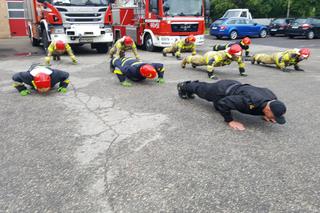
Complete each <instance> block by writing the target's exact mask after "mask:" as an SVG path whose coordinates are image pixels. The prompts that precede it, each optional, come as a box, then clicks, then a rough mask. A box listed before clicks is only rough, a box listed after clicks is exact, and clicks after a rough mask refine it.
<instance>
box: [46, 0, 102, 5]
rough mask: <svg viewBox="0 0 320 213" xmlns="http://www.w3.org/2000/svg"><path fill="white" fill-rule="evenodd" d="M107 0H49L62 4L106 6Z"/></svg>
mask: <svg viewBox="0 0 320 213" xmlns="http://www.w3.org/2000/svg"><path fill="white" fill-rule="evenodd" d="M107 2H108V1H107V0H51V3H52V4H53V5H64V6H106V5H107Z"/></svg>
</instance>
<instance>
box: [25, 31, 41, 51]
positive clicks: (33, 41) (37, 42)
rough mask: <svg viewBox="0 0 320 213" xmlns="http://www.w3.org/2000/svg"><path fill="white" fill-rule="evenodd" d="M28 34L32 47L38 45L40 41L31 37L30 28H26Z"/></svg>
mask: <svg viewBox="0 0 320 213" xmlns="http://www.w3.org/2000/svg"><path fill="white" fill-rule="evenodd" d="M28 34H29V39H30V42H31V45H32V46H33V47H37V46H39V44H40V41H39V40H38V39H36V38H33V37H32V35H31V30H30V28H28Z"/></svg>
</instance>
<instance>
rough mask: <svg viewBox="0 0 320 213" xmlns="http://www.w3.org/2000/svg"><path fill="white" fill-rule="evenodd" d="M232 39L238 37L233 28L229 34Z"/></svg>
mask: <svg viewBox="0 0 320 213" xmlns="http://www.w3.org/2000/svg"><path fill="white" fill-rule="evenodd" d="M229 37H230V39H232V40H234V39H237V38H238V33H237V31H235V30H232V31H231V32H230V35H229Z"/></svg>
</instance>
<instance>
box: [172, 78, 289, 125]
mask: <svg viewBox="0 0 320 213" xmlns="http://www.w3.org/2000/svg"><path fill="white" fill-rule="evenodd" d="M177 88H178V94H179V96H180V97H181V98H183V99H188V98H194V94H196V95H197V96H199V97H200V98H203V99H205V100H207V101H210V102H213V105H214V107H215V109H216V110H217V111H219V112H220V114H221V115H222V116H223V117H224V120H225V122H227V123H228V124H229V126H230V127H231V128H233V129H236V130H244V129H245V128H244V125H243V124H242V123H240V122H237V121H234V120H233V118H232V114H231V111H232V110H237V111H240V112H242V113H245V114H250V115H262V116H263V118H264V119H265V120H266V121H268V122H272V123H276V122H277V123H279V124H284V123H285V122H286V120H285V118H284V116H283V115H284V114H285V112H286V106H285V105H284V103H282V102H281V101H279V100H278V99H277V96H276V95H275V94H274V93H273V92H272V91H270V90H269V89H267V88H261V87H255V86H252V85H250V84H241V83H240V82H238V81H234V80H220V81H218V82H216V83H205V82H199V81H192V82H191V81H186V82H182V83H179V84H178V85H177Z"/></svg>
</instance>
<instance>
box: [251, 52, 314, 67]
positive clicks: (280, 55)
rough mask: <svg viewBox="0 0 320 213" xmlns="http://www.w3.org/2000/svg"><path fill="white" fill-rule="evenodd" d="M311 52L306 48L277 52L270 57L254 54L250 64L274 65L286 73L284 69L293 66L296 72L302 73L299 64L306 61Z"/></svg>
mask: <svg viewBox="0 0 320 213" xmlns="http://www.w3.org/2000/svg"><path fill="white" fill-rule="evenodd" d="M310 54H311V52H310V50H309V49H308V48H302V49H292V50H286V51H284V52H277V53H273V54H271V55H268V54H255V55H254V56H253V57H252V61H251V63H252V64H254V63H255V62H257V64H260V63H262V64H275V65H276V67H277V68H278V69H280V70H282V71H284V72H286V71H288V70H287V69H286V67H288V66H292V65H293V66H294V69H295V70H297V71H304V70H303V69H301V68H300V67H299V65H298V63H299V62H301V61H303V60H305V59H308V58H309V56H310Z"/></svg>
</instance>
